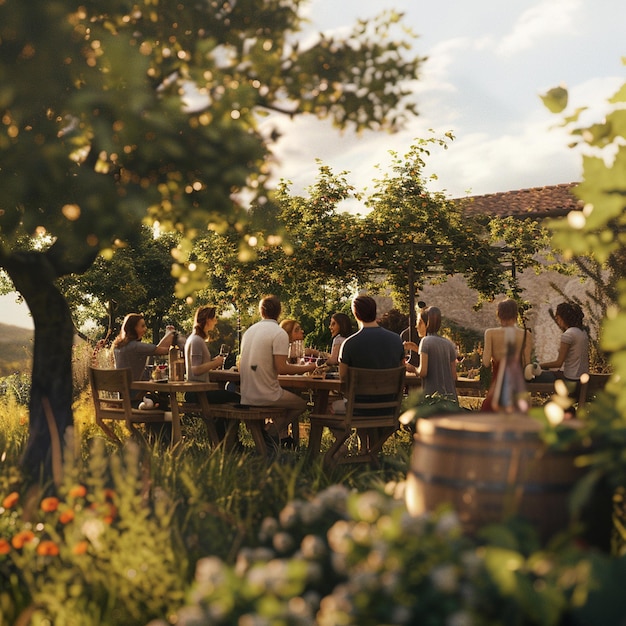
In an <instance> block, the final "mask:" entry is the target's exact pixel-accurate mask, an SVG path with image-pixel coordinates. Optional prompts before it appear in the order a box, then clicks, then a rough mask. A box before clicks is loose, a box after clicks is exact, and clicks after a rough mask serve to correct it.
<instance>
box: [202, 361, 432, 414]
mask: <svg viewBox="0 0 626 626" xmlns="http://www.w3.org/2000/svg"><path fill="white" fill-rule="evenodd" d="M210 377H211V381H214V382H217V383H220V384H221V385H225V384H226V383H235V384H236V385H238V384H239V382H240V377H239V372H238V371H237V370H232V369H231V370H211V373H210ZM278 382H279V384H280V386H281V387H282V388H283V389H288V390H291V389H294V390H296V391H307V390H308V391H312V392H313V394H314V400H313V403H314V407H313V408H314V411H315V413H325V412H326V410H327V408H328V396H329V395H330V392H331V391H334V392H336V393H339V392H340V391H341V381H340V380H339V378H320V377H318V376H311V375H309V374H281V375H279V376H278ZM405 383H406V385H407V387H420V386H421V380H420V379H419V378H418V377H417V376H416V375H415V374H409V373H407V375H406V378H405Z"/></svg>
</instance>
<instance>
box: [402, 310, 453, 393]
mask: <svg viewBox="0 0 626 626" xmlns="http://www.w3.org/2000/svg"><path fill="white" fill-rule="evenodd" d="M440 328H441V311H440V310H439V309H438V308H437V307H436V306H430V307H427V308H426V309H423V310H422V311H420V312H419V315H418V319H417V332H418V334H419V336H420V337H421V340H420V342H419V346H418V345H417V344H416V343H415V342H414V341H405V342H404V348H405V350H417V351H418V353H419V357H420V359H419V365H418V366H417V367H416V368H415V373H416V374H417V375H418V376H419V377H420V378H421V379H422V382H423V384H424V394H425V395H427V396H431V395H433V394H435V393H438V394H439V395H441V396H444V397H446V398H448V399H451V400H455V401H458V397H457V393H456V382H455V381H456V346H455V345H454V344H453V343H452V342H451V341H450V340H449V339H446V338H445V337H441V336H440V335H439V334H438V332H439V329H440ZM407 365H408V364H407Z"/></svg>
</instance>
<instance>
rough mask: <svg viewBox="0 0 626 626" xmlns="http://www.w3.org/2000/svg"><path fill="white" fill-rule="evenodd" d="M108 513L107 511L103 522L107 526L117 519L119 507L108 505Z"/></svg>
mask: <svg viewBox="0 0 626 626" xmlns="http://www.w3.org/2000/svg"><path fill="white" fill-rule="evenodd" d="M107 508H108V511H105V515H104V517H103V518H102V521H103V522H104V523H105V524H112V523H113V520H114V519H115V518H116V517H117V507H116V506H115V505H114V504H111V503H107Z"/></svg>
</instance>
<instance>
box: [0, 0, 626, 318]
mask: <svg viewBox="0 0 626 626" xmlns="http://www.w3.org/2000/svg"><path fill="white" fill-rule="evenodd" d="M386 9H388V10H391V9H395V10H397V11H400V12H403V13H404V14H405V15H404V19H403V23H404V24H405V25H406V26H408V27H410V28H411V30H412V31H413V32H414V33H415V34H416V35H417V38H416V39H415V40H414V48H413V51H414V53H415V54H416V55H418V56H420V57H428V58H427V60H426V61H425V62H424V63H423V65H422V67H421V73H420V77H419V79H418V80H417V81H415V82H414V83H413V85H411V87H412V93H413V96H412V97H413V98H414V100H415V102H416V103H417V109H418V112H419V116H418V117H415V118H413V119H411V120H410V121H409V123H408V124H407V125H406V127H405V128H404V129H403V130H402V131H401V132H398V133H395V134H393V135H390V134H388V133H363V134H361V135H358V136H357V135H355V134H354V133H353V132H350V131H345V132H343V133H339V132H338V131H337V130H336V129H334V128H332V126H331V124H330V122H328V121H319V120H316V119H315V118H312V117H306V118H300V119H297V120H294V121H290V120H288V119H285V118H277V117H276V116H271V117H270V118H269V119H268V120H267V121H266V122H265V123H266V124H271V125H273V126H277V127H278V128H279V130H280V131H281V133H282V137H281V139H280V140H279V141H278V143H277V144H276V146H275V150H274V153H275V156H276V158H277V161H278V163H277V166H276V168H275V177H276V180H278V179H280V178H283V179H285V180H289V181H291V183H292V186H291V189H292V191H293V192H294V193H302V192H303V191H305V190H306V188H307V187H308V186H310V185H312V184H313V183H314V181H315V177H316V174H317V171H318V166H317V164H316V159H320V160H321V161H322V162H323V163H324V164H325V165H328V166H330V167H331V168H332V170H333V171H334V172H335V173H337V174H339V173H341V172H343V171H347V172H349V174H348V181H349V182H350V183H351V184H353V185H354V186H355V187H356V188H357V189H358V190H360V191H364V192H365V193H366V195H367V192H368V190H371V189H372V180H375V179H377V178H381V177H382V176H381V174H383V173H388V172H390V170H389V166H390V164H391V156H390V153H391V152H395V153H396V154H398V155H404V154H406V153H407V152H408V150H409V148H410V146H411V145H412V144H413V143H414V142H415V140H416V139H417V138H428V137H430V136H436V137H443V136H444V134H445V133H447V132H452V133H453V135H454V136H455V139H454V141H452V142H451V143H450V144H449V147H448V149H447V150H443V149H441V150H439V149H434V150H433V152H432V153H431V156H430V157H428V160H427V162H426V167H425V171H424V175H425V177H426V178H427V180H428V188H429V189H430V190H431V191H442V192H444V193H445V194H446V195H447V196H449V197H452V198H456V197H460V196H465V195H482V194H488V193H495V192H500V191H510V190H514V189H524V188H528V187H540V186H544V185H555V184H560V183H568V182H575V181H578V180H580V176H581V158H580V154H579V153H578V152H577V151H575V150H572V149H570V148H568V147H567V146H568V143H569V140H570V137H569V135H568V133H567V132H566V131H565V129H563V128H559V127H558V126H557V124H558V121H559V119H560V118H558V117H556V116H554V115H552V114H550V113H549V112H548V110H547V109H546V108H545V107H544V106H543V104H542V102H541V99H540V97H539V96H540V94H543V93H545V92H546V91H548V90H549V89H551V88H552V87H556V86H558V85H564V86H565V87H567V89H568V90H569V93H570V104H569V106H568V111H573V110H574V109H575V108H577V107H580V106H585V107H588V111H587V112H586V113H585V114H584V116H583V118H582V120H583V121H585V120H589V121H590V122H596V121H600V120H601V119H602V115H603V112H604V111H605V110H606V100H607V99H608V98H609V97H610V96H611V95H613V93H614V92H615V91H616V90H617V89H618V87H619V86H620V85H621V84H622V83H624V82H625V74H626V72H625V66H624V65H623V64H622V57H625V56H626V45H625V44H624V41H625V39H624V24H626V2H624V0H508V1H507V2H502V1H501V0H473V1H472V2H468V0H439V1H434V0H430V1H429V2H425V1H423V0H311V1H310V2H309V3H308V4H305V5H304V14H305V16H306V17H307V19H308V20H309V22H308V23H307V24H306V25H305V31H304V32H303V35H302V36H303V40H304V42H306V40H307V37H311V36H313V35H314V34H315V33H317V32H321V31H323V32H325V33H328V34H333V33H334V34H337V35H341V34H342V33H343V34H345V33H347V32H349V30H350V28H351V26H352V25H353V24H354V23H355V22H356V20H357V19H368V18H372V17H374V16H375V15H378V14H379V13H381V12H382V11H384V10H386ZM431 131H432V132H431ZM435 177H436V178H435ZM347 210H351V211H356V212H363V211H364V209H363V210H361V208H360V207H359V206H355V205H352V206H350V207H348V208H347ZM14 301H15V296H14V295H9V296H4V297H0V320H1V321H2V322H4V323H7V324H15V325H19V326H24V327H27V328H32V320H31V319H30V317H29V316H28V313H27V309H26V307H25V306H24V305H21V306H18V305H16V304H15V303H14Z"/></svg>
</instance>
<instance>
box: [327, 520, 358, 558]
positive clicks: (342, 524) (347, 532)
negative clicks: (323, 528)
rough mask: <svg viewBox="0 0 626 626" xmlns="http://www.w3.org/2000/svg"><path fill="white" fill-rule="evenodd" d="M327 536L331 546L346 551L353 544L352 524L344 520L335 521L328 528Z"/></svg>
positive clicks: (336, 550) (341, 551)
mask: <svg viewBox="0 0 626 626" xmlns="http://www.w3.org/2000/svg"><path fill="white" fill-rule="evenodd" d="M327 537H328V543H329V545H330V547H331V548H332V549H333V550H334V551H335V552H337V553H338V554H342V553H345V552H347V551H348V550H349V549H350V546H351V545H352V525H351V524H349V523H348V522H346V521H344V520H340V521H338V522H335V523H334V524H333V525H332V526H331V527H330V529H329V530H328V535H327Z"/></svg>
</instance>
